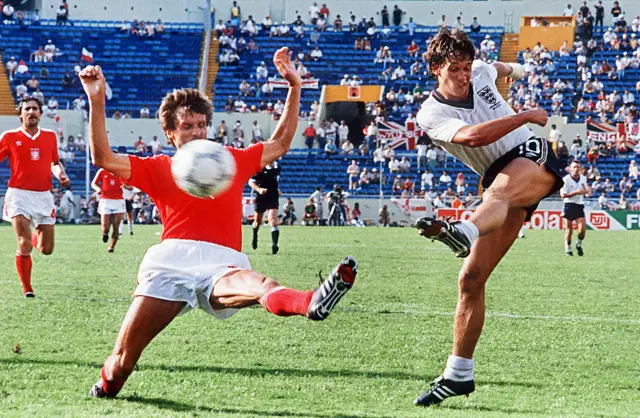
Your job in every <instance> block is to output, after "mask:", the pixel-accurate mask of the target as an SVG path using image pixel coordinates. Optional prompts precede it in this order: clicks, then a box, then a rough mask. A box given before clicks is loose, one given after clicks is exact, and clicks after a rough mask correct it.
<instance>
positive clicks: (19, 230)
mask: <svg viewBox="0 0 640 418" xmlns="http://www.w3.org/2000/svg"><path fill="white" fill-rule="evenodd" d="M11 225H12V226H13V230H14V232H15V234H16V241H17V243H18V247H17V248H16V270H17V271H18V277H19V278H20V282H21V283H22V292H23V294H24V295H25V296H26V297H33V296H34V293H33V288H32V287H31V267H32V262H31V250H32V249H33V243H32V239H31V238H32V237H31V221H30V220H29V219H27V218H26V217H25V216H23V215H17V216H14V217H13V218H11Z"/></svg>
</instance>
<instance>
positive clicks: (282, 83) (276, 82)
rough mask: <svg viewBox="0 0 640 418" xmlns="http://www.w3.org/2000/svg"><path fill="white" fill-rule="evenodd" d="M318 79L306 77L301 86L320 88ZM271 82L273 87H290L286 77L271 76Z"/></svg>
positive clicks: (304, 87)
mask: <svg viewBox="0 0 640 418" xmlns="http://www.w3.org/2000/svg"><path fill="white" fill-rule="evenodd" d="M318 81H319V80H318V79H317V78H310V79H304V80H302V85H301V87H302V88H303V89H317V88H319V85H318ZM269 84H271V87H273V88H274V89H288V88H289V82H288V81H287V80H285V79H284V78H279V77H269Z"/></svg>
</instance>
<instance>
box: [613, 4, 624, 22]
mask: <svg viewBox="0 0 640 418" xmlns="http://www.w3.org/2000/svg"><path fill="white" fill-rule="evenodd" d="M621 14H622V8H621V7H620V4H619V3H618V2H617V1H614V2H613V7H611V16H612V17H613V21H614V22H615V21H616V19H617V18H618V16H620V15H621Z"/></svg>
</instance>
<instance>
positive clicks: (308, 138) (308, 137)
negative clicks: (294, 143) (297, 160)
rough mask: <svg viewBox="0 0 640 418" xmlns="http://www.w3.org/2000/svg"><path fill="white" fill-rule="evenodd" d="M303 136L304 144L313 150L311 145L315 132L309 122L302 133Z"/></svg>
mask: <svg viewBox="0 0 640 418" xmlns="http://www.w3.org/2000/svg"><path fill="white" fill-rule="evenodd" d="M302 135H303V136H304V143H305V144H306V145H307V147H308V148H309V149H311V148H313V143H314V142H315V140H316V130H315V128H314V127H313V123H311V122H309V125H308V126H307V127H306V128H305V129H304V132H303V133H302Z"/></svg>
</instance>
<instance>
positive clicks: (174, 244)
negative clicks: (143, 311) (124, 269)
mask: <svg viewBox="0 0 640 418" xmlns="http://www.w3.org/2000/svg"><path fill="white" fill-rule="evenodd" d="M237 270H251V264H250V263H249V259H248V258H247V256H246V255H245V254H243V253H240V252H238V251H235V250H233V249H231V248H227V247H223V246H221V245H217V244H212V243H210V242H204V241H191V240H182V239H166V240H164V241H162V242H161V243H160V244H158V245H154V246H153V247H151V248H149V250H148V251H147V253H146V254H145V256H144V258H143V259H142V264H140V270H139V271H138V287H137V288H136V290H135V292H134V293H133V294H134V296H150V297H154V298H157V299H163V300H171V301H180V302H186V303H187V305H186V306H185V307H184V309H182V311H181V312H180V315H182V314H185V313H187V312H188V311H190V310H191V309H195V308H200V309H202V310H204V311H205V312H207V313H209V314H210V315H213V316H214V317H216V318H218V319H226V318H228V317H230V316H231V315H233V314H234V313H236V312H237V311H238V310H237V309H231V308H228V309H221V310H215V309H213V308H212V307H211V304H210V303H209V297H210V296H211V292H212V291H213V287H214V286H215V285H216V283H217V282H218V280H220V279H221V278H222V277H223V276H225V275H226V274H228V273H230V272H232V271H237Z"/></svg>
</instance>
